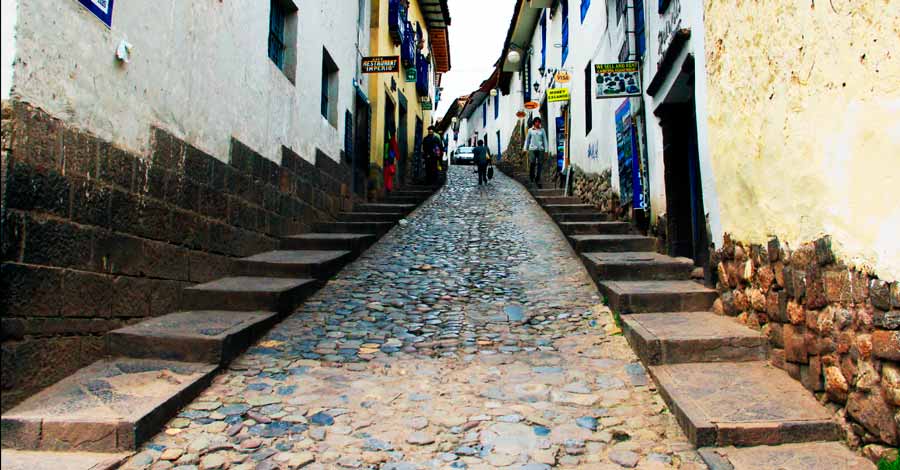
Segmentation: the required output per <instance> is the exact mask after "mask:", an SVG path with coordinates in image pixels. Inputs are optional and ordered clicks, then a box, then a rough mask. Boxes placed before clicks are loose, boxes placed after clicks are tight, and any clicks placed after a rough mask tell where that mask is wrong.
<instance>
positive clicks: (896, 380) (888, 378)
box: [881, 362, 900, 406]
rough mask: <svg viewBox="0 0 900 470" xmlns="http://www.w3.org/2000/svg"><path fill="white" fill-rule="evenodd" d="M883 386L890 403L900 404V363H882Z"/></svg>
mask: <svg viewBox="0 0 900 470" xmlns="http://www.w3.org/2000/svg"><path fill="white" fill-rule="evenodd" d="M881 386H882V387H883V388H884V396H885V398H886V399H887V401H888V402H889V403H891V404H892V405H894V406H900V364H897V363H893V362H884V363H882V364H881Z"/></svg>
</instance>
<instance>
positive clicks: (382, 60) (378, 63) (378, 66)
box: [361, 55, 400, 73]
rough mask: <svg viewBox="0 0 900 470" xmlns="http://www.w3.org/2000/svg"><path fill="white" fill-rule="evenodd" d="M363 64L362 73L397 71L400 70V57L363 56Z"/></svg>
mask: <svg viewBox="0 0 900 470" xmlns="http://www.w3.org/2000/svg"><path fill="white" fill-rule="evenodd" d="M361 65H362V73H396V72H398V71H400V57H399V56H395V55H394V56H377V57H363V58H362V64H361Z"/></svg>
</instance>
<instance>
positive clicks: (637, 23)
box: [634, 0, 647, 60]
mask: <svg viewBox="0 0 900 470" xmlns="http://www.w3.org/2000/svg"><path fill="white" fill-rule="evenodd" d="M644 29H645V28H644V0H634V40H635V42H636V43H637V58H638V60H642V59H643V58H644V53H645V52H646V51H647V36H646V35H645V34H644Z"/></svg>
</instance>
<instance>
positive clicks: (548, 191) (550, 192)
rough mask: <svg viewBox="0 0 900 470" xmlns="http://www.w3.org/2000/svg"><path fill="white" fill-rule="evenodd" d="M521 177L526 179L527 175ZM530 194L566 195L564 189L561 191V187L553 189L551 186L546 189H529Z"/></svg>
mask: <svg viewBox="0 0 900 470" xmlns="http://www.w3.org/2000/svg"><path fill="white" fill-rule="evenodd" d="M523 179H525V180H528V175H524V176H523ZM531 194H533V195H534V196H535V197H539V196H544V197H548V196H565V195H566V193H565V191H563V190H562V189H553V188H548V189H537V188H534V189H532V190H531Z"/></svg>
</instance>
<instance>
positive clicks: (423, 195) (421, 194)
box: [391, 187, 434, 199]
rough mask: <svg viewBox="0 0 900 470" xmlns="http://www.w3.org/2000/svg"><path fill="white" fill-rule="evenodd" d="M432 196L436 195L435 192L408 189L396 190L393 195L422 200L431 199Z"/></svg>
mask: <svg viewBox="0 0 900 470" xmlns="http://www.w3.org/2000/svg"><path fill="white" fill-rule="evenodd" d="M432 194H434V191H430V190H428V189H409V188H408V187H407V188H403V189H398V190H395V191H393V192H392V193H391V195H392V196H399V197H417V198H420V199H427V198H429V197H431V195H432Z"/></svg>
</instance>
